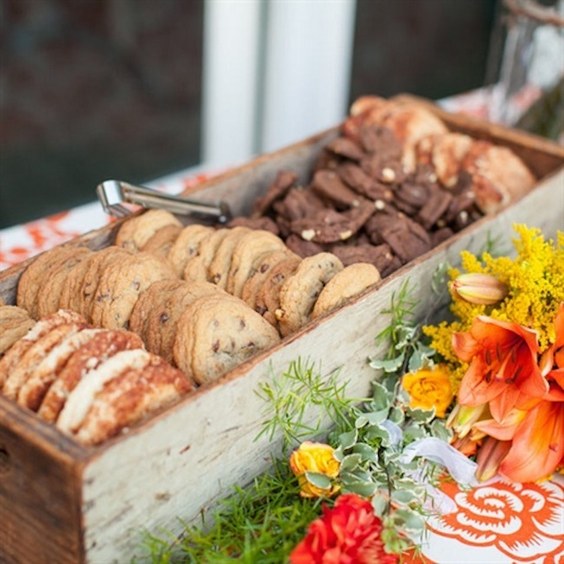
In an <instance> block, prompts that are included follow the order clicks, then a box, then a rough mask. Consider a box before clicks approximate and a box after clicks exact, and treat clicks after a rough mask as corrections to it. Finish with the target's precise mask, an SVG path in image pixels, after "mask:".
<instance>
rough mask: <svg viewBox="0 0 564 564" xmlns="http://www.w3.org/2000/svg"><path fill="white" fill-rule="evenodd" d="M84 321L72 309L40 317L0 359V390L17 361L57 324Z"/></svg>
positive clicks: (14, 368)
mask: <svg viewBox="0 0 564 564" xmlns="http://www.w3.org/2000/svg"><path fill="white" fill-rule="evenodd" d="M69 323H79V324H80V323H84V324H85V323H86V322H85V320H84V318H83V317H81V316H80V315H78V314H77V313H74V312H72V311H66V310H60V311H58V312H57V313H55V314H53V315H50V316H48V317H46V318H45V319H42V320H41V321H38V322H37V323H35V325H34V326H33V327H32V328H31V329H30V330H29V331H28V332H27V333H26V335H25V337H23V338H21V339H20V340H19V341H17V342H16V343H14V344H13V345H12V346H11V347H10V349H9V350H8V351H7V352H6V354H5V355H4V356H3V357H2V358H1V359H0V391H3V386H4V384H5V382H6V380H7V379H8V377H9V376H10V375H11V374H12V373H13V372H14V370H16V368H17V367H18V363H19V362H20V360H21V358H22V357H23V356H24V355H25V353H26V352H27V351H28V349H30V348H31V347H32V346H33V344H34V343H35V342H36V341H37V340H39V339H41V338H42V337H43V336H44V335H46V334H47V333H49V332H50V331H51V330H52V329H54V328H56V327H58V326H59V325H65V324H69Z"/></svg>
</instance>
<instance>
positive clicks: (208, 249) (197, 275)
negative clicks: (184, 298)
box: [183, 229, 229, 282]
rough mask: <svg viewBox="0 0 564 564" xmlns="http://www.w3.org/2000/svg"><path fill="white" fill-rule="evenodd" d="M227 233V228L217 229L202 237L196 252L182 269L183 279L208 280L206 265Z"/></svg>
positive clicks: (209, 262)
mask: <svg viewBox="0 0 564 564" xmlns="http://www.w3.org/2000/svg"><path fill="white" fill-rule="evenodd" d="M228 234H229V229H218V230H217V231H214V232H213V233H210V235H208V236H207V237H206V238H204V239H202V242H201V243H200V246H199V248H198V254H197V255H196V256H194V257H192V258H191V259H190V260H189V261H188V262H187V263H186V268H185V269H184V274H183V278H184V280H188V281H194V282H208V267H209V265H210V264H211V261H212V260H213V257H214V256H215V252H216V251H217V248H218V247H219V245H220V244H221V242H222V241H223V239H225V237H227V235H228Z"/></svg>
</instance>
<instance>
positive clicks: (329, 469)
mask: <svg viewBox="0 0 564 564" xmlns="http://www.w3.org/2000/svg"><path fill="white" fill-rule="evenodd" d="M340 467H341V463H340V462H339V461H338V460H337V459H336V458H335V450H334V449H333V448H332V447H330V446H329V445H326V444H323V443H314V442H311V441H305V442H303V443H302V444H301V445H300V447H299V448H298V449H297V450H295V451H294V452H293V453H292V455H291V456H290V468H291V469H292V472H293V473H294V475H296V476H297V477H298V481H299V483H300V489H301V491H300V495H301V496H302V497H321V496H326V497H327V496H331V495H333V494H334V493H335V492H337V491H338V489H339V487H338V486H337V485H334V484H332V483H331V485H330V486H329V487H327V488H321V487H318V486H315V485H313V484H312V483H310V482H309V481H308V479H307V476H306V472H311V473H316V474H323V475H325V476H327V478H329V479H334V478H336V477H337V476H338V475H339V469H340Z"/></svg>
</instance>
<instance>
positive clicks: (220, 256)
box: [207, 227, 251, 290]
mask: <svg viewBox="0 0 564 564" xmlns="http://www.w3.org/2000/svg"><path fill="white" fill-rule="evenodd" d="M250 231H251V230H250V229H249V228H248V227H233V228H232V229H229V230H228V232H227V235H226V236H225V237H224V238H223V239H222V241H221V243H220V244H219V245H218V247H217V249H216V251H215V253H214V255H213V258H212V260H211V262H210V265H209V266H208V273H207V278H208V281H209V282H211V283H212V284H215V285H216V286H218V287H219V288H221V289H223V290H225V287H226V285H227V275H228V274H229V268H230V267H231V258H232V256H233V251H234V249H235V247H236V246H237V244H238V243H239V241H241V239H243V238H244V237H245V235H247V234H248V233H249V232H250Z"/></svg>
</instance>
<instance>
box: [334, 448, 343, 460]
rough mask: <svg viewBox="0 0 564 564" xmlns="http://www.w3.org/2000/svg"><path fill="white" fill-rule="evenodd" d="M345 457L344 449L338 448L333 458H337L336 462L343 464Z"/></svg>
mask: <svg viewBox="0 0 564 564" xmlns="http://www.w3.org/2000/svg"><path fill="white" fill-rule="evenodd" d="M344 456H345V453H344V452H343V448H342V447H337V448H336V449H335V450H334V451H333V458H335V459H336V460H338V461H339V462H341V461H342V460H343V457H344Z"/></svg>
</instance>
